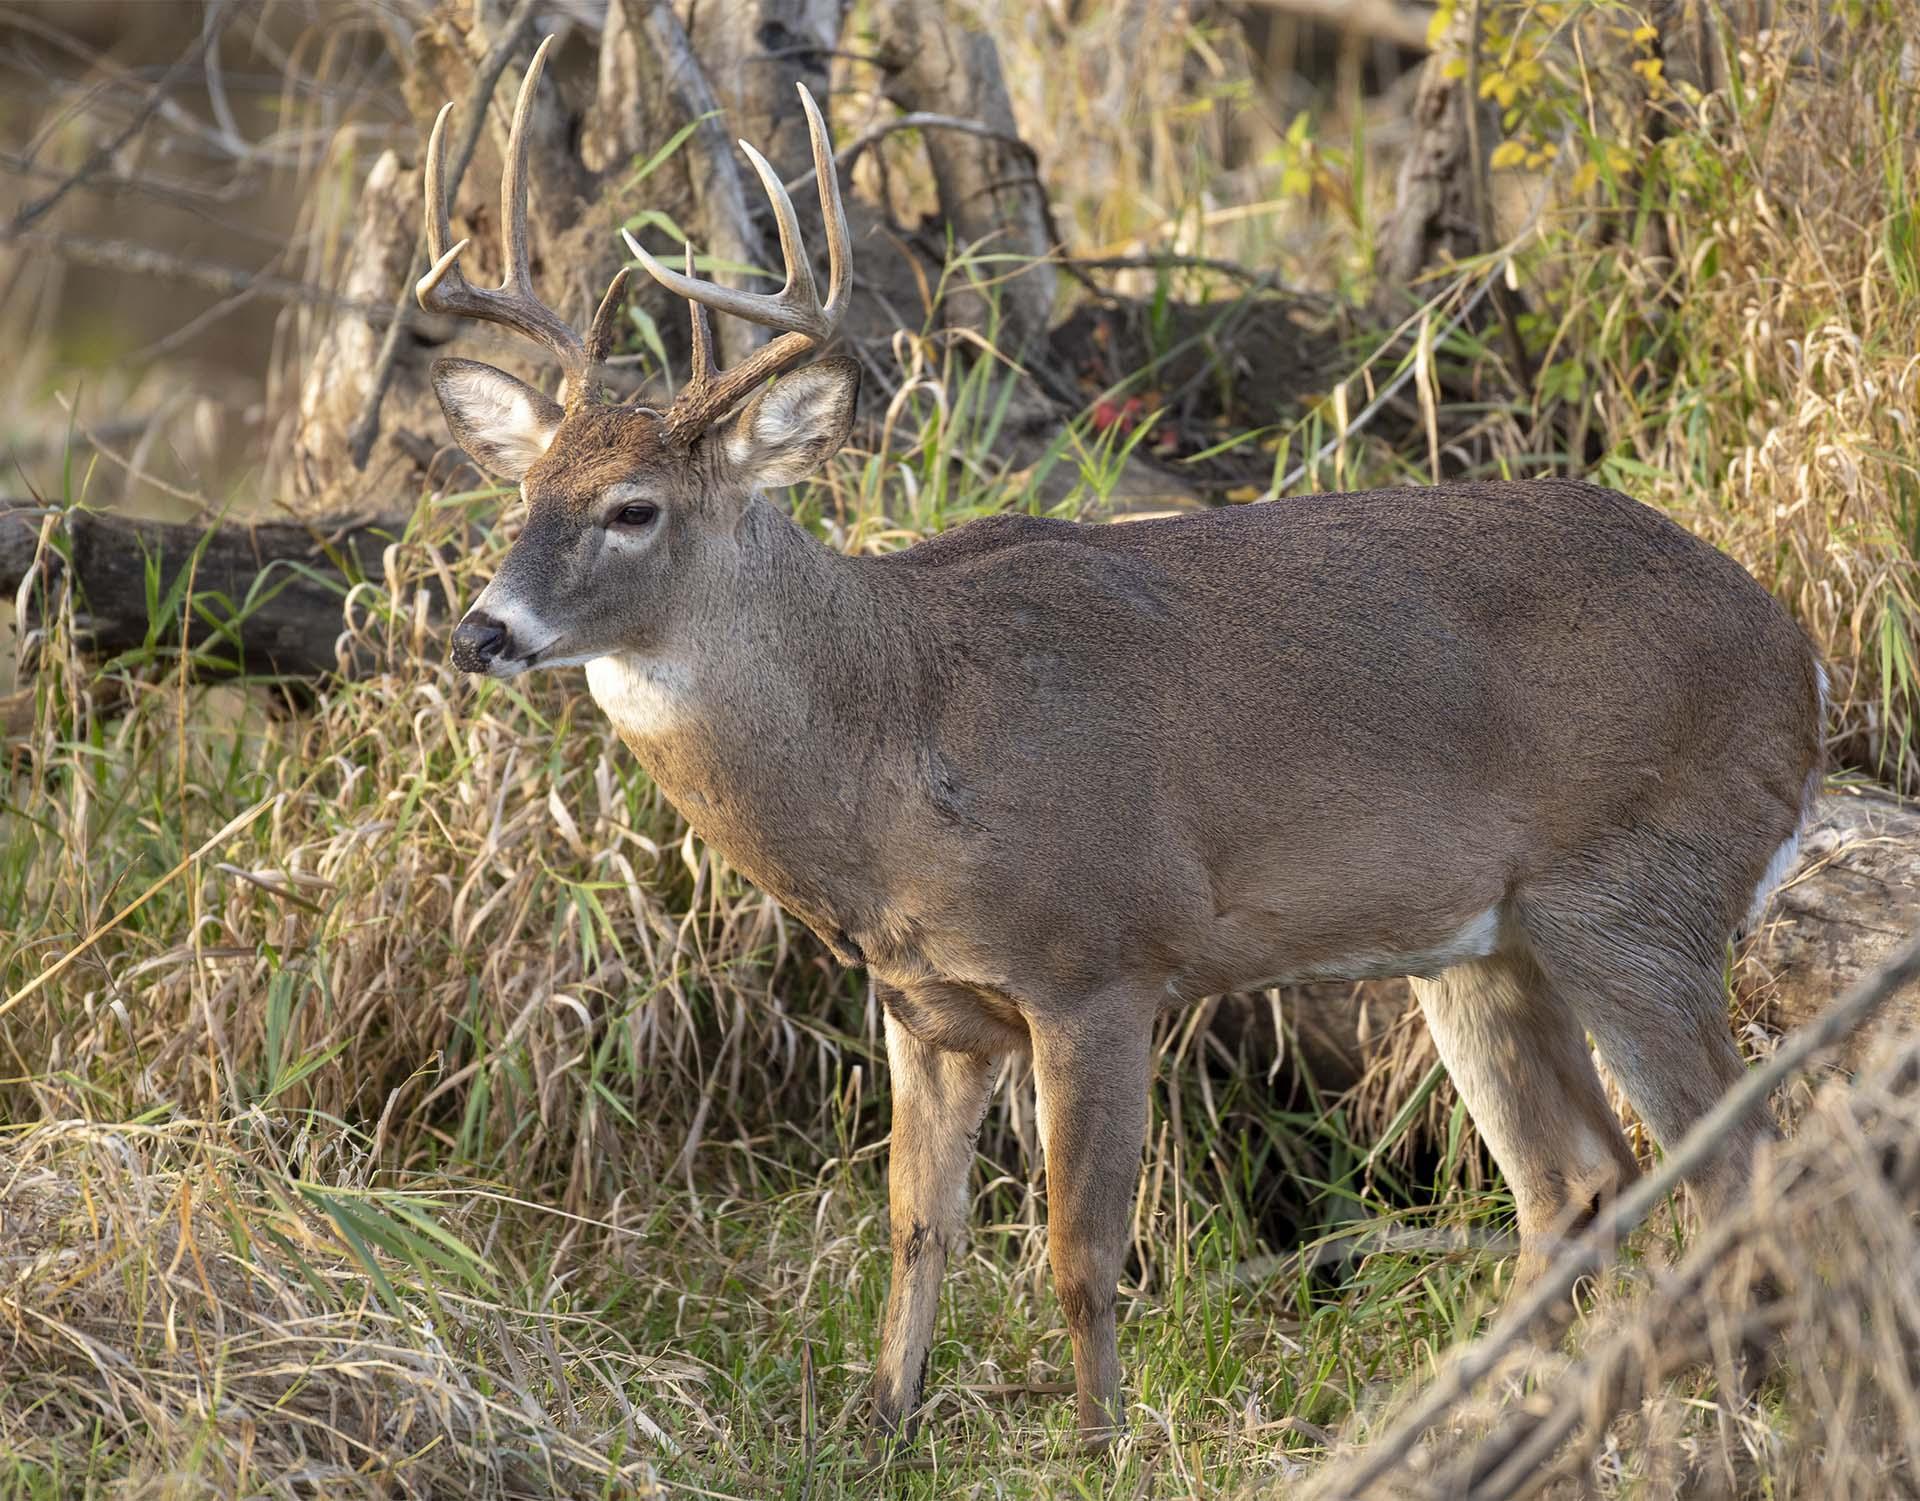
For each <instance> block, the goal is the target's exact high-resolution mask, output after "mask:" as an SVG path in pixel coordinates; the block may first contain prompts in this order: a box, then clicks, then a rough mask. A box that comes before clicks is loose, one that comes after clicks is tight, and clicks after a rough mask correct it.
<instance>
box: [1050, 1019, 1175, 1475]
mask: <svg viewBox="0 0 1920 1501" xmlns="http://www.w3.org/2000/svg"><path fill="white" fill-rule="evenodd" d="M1075 1021H1076V1025H1074V1026H1072V1027H1054V1028H1042V1027H1039V1026H1036V1027H1035V1028H1034V1031H1033V1068H1034V1075H1035V1082H1036V1083H1037V1085H1038V1087H1039V1091H1040V1095H1041V1098H1042V1099H1044V1100H1045V1101H1046V1125H1045V1128H1044V1140H1045V1150H1046V1155H1047V1249H1048V1254H1049V1257H1050V1259H1051V1260H1052V1262H1053V1283H1054V1290H1055V1292H1056V1293H1057V1294H1058V1296H1059V1298H1060V1310H1061V1312H1062V1313H1063V1314H1064V1315H1065V1317H1066V1321H1067V1332H1068V1334H1069V1335H1071V1336H1072V1339H1073V1374H1074V1383H1075V1403H1076V1407H1077V1411H1078V1416H1079V1423H1080V1436H1081V1439H1082V1441H1083V1442H1084V1443H1086V1444H1087V1446H1088V1447H1089V1448H1101V1447H1104V1446H1105V1445H1106V1444H1107V1443H1108V1442H1110V1441H1111V1440H1112V1439H1113V1438H1114V1436H1115V1435H1116V1434H1117V1433H1118V1432H1119V1431H1120V1429H1121V1428H1122V1427H1123V1420H1124V1408H1123V1405H1122V1402H1121V1396H1120V1348H1119V1343H1118V1338H1117V1331H1116V1327H1115V1304H1116V1303H1117V1301H1118V1295H1119V1294H1118V1289H1119V1282H1120V1273H1121V1271H1122V1270H1123V1268H1124V1266H1125V1262H1126V1255H1127V1243H1128V1227H1129V1225H1130V1224H1131V1222H1132V1218H1133V1199H1134V1192H1135V1189H1136V1187H1137V1185H1138V1183H1139V1179H1140V1147H1141V1143H1142V1142H1143V1141H1144V1140H1145V1138H1146V1129H1147V1090H1148V1084H1149V1078H1150V1074H1151V1068H1152V1059H1151V1053H1152V1034H1151V1023H1150V1020H1149V1019H1148V1017H1146V1016H1142V1015H1136V1014H1133V1013H1131V1012H1127V1013H1125V1014H1119V1015H1111V1016H1110V1017H1109V1018H1108V1019H1106V1020H1105V1022H1104V1024H1102V1023H1100V1022H1093V1023H1090V1022H1089V1020H1088V1019H1087V1018H1085V1017H1080V1018H1076V1019H1075Z"/></svg>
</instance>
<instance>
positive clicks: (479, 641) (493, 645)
mask: <svg viewBox="0 0 1920 1501" xmlns="http://www.w3.org/2000/svg"><path fill="white" fill-rule="evenodd" d="M506 649H507V628H506V627H505V626H504V625H502V624H501V623H500V622H499V621H497V620H495V619H494V618H493V617H492V616H491V615H482V614H481V613H480V612H479V611H477V610H475V611H472V612H470V613H469V614H468V615H467V618H466V619H465V620H463V621H461V622H460V623H459V624H458V625H456V626H455V627H454V628H453V665H454V666H455V667H458V668H459V669H460V670H461V671H462V672H485V671H486V670H487V669H488V668H489V667H490V666H492V665H493V662H494V659H495V658H496V657H499V656H501V655H502V654H503V653H504V652H505V651H506Z"/></svg>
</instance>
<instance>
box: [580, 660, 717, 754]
mask: <svg viewBox="0 0 1920 1501" xmlns="http://www.w3.org/2000/svg"><path fill="white" fill-rule="evenodd" d="M587 688H588V690H589V691H590V692H591V693H592V694H593V701H594V702H595V703H597V704H598V705H599V706H600V708H601V711H602V712H603V713H604V714H605V715H606V716H607V718H608V719H610V720H612V721H613V727H614V728H615V729H616V730H618V731H619V732H620V733H621V735H623V736H629V735H630V736H633V737H635V738H636V739H641V740H651V739H655V738H657V737H659V736H661V735H664V734H666V733H668V732H669V731H671V730H672V729H674V728H675V727H676V726H678V725H679V724H680V723H681V722H682V721H683V720H684V719H685V718H686V713H687V703H688V700H689V698H690V697H691V693H692V688H693V674H692V673H691V672H689V671H688V670H687V668H686V666H685V665H684V664H683V663H679V662H660V661H649V660H647V659H646V658H644V657H633V656H625V655H619V656H610V657H595V658H594V659H593V660H592V661H591V662H589V663H587Z"/></svg>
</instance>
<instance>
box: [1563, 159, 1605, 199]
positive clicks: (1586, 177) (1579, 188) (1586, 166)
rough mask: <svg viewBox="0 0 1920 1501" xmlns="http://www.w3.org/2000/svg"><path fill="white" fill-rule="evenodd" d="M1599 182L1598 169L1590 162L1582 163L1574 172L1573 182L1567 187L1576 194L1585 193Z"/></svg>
mask: <svg viewBox="0 0 1920 1501" xmlns="http://www.w3.org/2000/svg"><path fill="white" fill-rule="evenodd" d="M1599 180H1600V169H1599V168H1598V167H1596V166H1595V165H1594V164H1593V163H1592V162H1582V163H1580V165H1579V167H1578V168H1577V169H1576V170H1575V171H1574V174H1573V180H1572V181H1571V182H1570V183H1568V186H1569V187H1570V188H1572V189H1573V191H1574V192H1576V193H1585V192H1587V191H1589V190H1590V189H1591V188H1592V187H1593V185H1594V184H1595V183H1596V182H1598V181H1599Z"/></svg>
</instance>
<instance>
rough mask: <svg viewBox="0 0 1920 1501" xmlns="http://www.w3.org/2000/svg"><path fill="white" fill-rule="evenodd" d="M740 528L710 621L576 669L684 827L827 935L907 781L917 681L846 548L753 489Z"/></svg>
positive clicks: (846, 918) (905, 649)
mask: <svg viewBox="0 0 1920 1501" xmlns="http://www.w3.org/2000/svg"><path fill="white" fill-rule="evenodd" d="M738 537H739V542H740V549H739V556H738V560H737V566H736V568H735V571H734V574H733V576H732V577H731V578H730V579H727V580H725V581H724V582H722V583H719V584H717V585H716V586H715V588H714V590H713V591H712V609H711V611H710V614H711V616H712V618H711V619H708V620H705V621H702V622H697V623H693V624H692V625H691V626H690V628H689V629H687V630H685V631H684V632H682V633H681V637H680V639H679V640H678V641H677V642H675V643H674V644H673V645H672V646H670V647H668V648H665V649H663V650H662V651H660V652H659V653H657V654H650V655H647V656H639V655H630V654H629V655H621V656H612V657H603V658H601V659H599V660H598V661H595V662H593V663H591V664H590V665H589V667H588V669H587V680H588V684H589V686H590V687H591V688H592V690H593V695H594V698H595V699H596V700H597V701H598V702H599V704H600V706H601V708H602V709H603V710H605V712H606V714H607V716H608V718H609V719H611V720H612V721H613V724H614V727H615V728H616V729H617V730H618V731H619V732H620V736H621V738H622V739H623V740H624V741H626V743H627V745H628V746H629V747H630V748H631V749H632V750H633V752H634V754H635V755H636V756H638V758H639V760H640V762H641V764H642V765H643V766H645V767H646V769H647V772H648V774H649V775H650V776H651V777H652V778H653V780H654V782H655V784H656V785H657V786H658V787H659V788H660V790H661V791H662V792H663V793H664V794H665V795H666V797H667V799H668V800H669V801H670V802H671V803H672V804H673V805H674V806H675V807H676V808H677V809H679V811H680V812H681V814H682V815H683V816H684V817H685V818H686V819H687V821H688V823H689V824H691V825H692V826H693V829H694V831H695V832H696V833H697V834H698V835H699V836H700V837H701V838H702V839H704V840H705V841H706V842H707V843H709V844H710V845H712V846H713V847H714V848H715V849H717V850H718V851H719V852H720V853H721V854H722V855H724V856H725V857H726V858H727V859H728V861H729V862H730V863H732V864H733V865H734V866H736V867H737V868H738V869H739V870H741V871H742V872H743V873H744V874H745V875H747V876H748V877H749V878H750V879H752V880H753V881H754V882H755V884H757V885H759V886H761V887H763V888H764V889H766V890H767V891H769V892H770V893H771V894H772V895H773V896H775V897H776V898H777V899H778V900H780V901H781V902H782V903H783V904H784V905H786V906H788V907H789V908H791V909H793V910H794V911H795V912H796V913H797V914H798V915H799V916H801V917H802V918H804V919H805V920H807V921H808V922H809V923H810V924H811V925H812V926H813V927H814V928H815V929H816V930H817V931H819V932H821V933H822V936H824V937H826V938H827V939H828V941H829V942H833V941H834V934H833V933H832V932H831V931H829V929H832V928H838V929H840V930H841V932H842V933H844V931H845V930H846V929H847V928H849V927H853V926H855V925H856V924H857V923H858V922H859V921H860V920H861V917H862V911H861V909H863V908H865V907H867V906H868V892H869V890H870V889H871V887H872V883H873V882H874V881H875V879H876V877H877V875H878V871H877V868H876V860H875V855H876V850H875V844H876V842H877V839H878V837H879V836H880V834H881V833H882V831H884V830H885V829H886V828H887V826H888V824H889V823H890V822H891V819H890V817H889V814H890V812H891V811H892V810H893V809H895V808H897V807H898V806H899V805H900V804H901V802H902V800H903V799H905V798H906V797H907V796H908V795H909V793H910V785H909V779H910V773H911V767H912V764H913V757H912V753H911V748H910V747H911V737H912V728H911V727H912V725H913V724H914V723H916V722H917V719H918V715H917V714H916V712H915V706H916V703H917V697H916V693H915V685H916V684H917V683H919V682H921V681H923V678H922V677H921V674H920V672H919V668H918V665H917V663H916V661H915V648H914V645H913V643H912V639H911V635H910V632H909V631H908V630H907V629H906V628H905V624H906V623H905V622H904V621H902V620H901V619H900V618H899V616H898V611H897V609H890V608H889V599H888V596H887V594H886V593H885V591H883V590H882V589H881V588H880V587H879V581H878V580H877V579H876V578H875V577H874V576H873V574H872V572H871V570H869V569H868V568H865V567H863V566H862V565H861V564H860V563H859V562H858V560H855V559H851V558H847V557H844V556H842V555H841V554H838V553H835V552H832V551H830V550H828V549H827V548H825V547H823V546H822V545H821V544H820V543H819V542H817V541H815V540H814V539H813V538H812V537H811V536H809V535H808V534H807V533H806V532H805V531H803V530H802V529H801V528H800V527H798V526H796V525H795V524H794V523H793V522H792V521H791V520H789V519H788V518H787V517H786V516H785V515H784V514H782V513H780V512H779V511H776V510H775V509H774V508H773V507H772V506H771V505H769V504H767V503H766V502H765V501H763V500H758V499H756V500H754V501H752V502H751V503H750V504H749V506H748V509H747V513H746V514H745V515H744V516H743V518H742V521H741V524H740V529H739V533H738Z"/></svg>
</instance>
